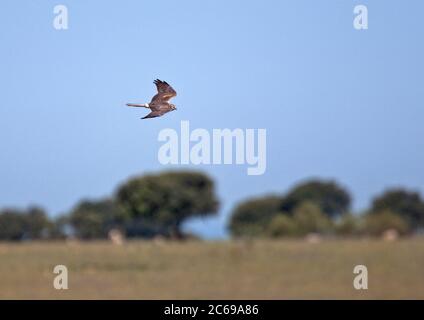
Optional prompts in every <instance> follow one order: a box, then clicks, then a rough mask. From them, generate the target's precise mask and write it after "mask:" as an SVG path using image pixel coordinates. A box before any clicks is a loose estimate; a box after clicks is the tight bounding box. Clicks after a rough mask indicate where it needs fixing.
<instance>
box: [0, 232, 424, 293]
mask: <svg viewBox="0 0 424 320" xmlns="http://www.w3.org/2000/svg"><path fill="white" fill-rule="evenodd" d="M58 264H63V265H66V266H67V267H68V270H69V290H55V289H54V288H53V285H52V283H53V279H54V277H55V274H53V268H54V266H55V265H58ZM358 264H364V265H366V266H367V267H368V272H369V289H368V290H367V291H357V290H355V289H354V288H353V286H352V281H353V278H354V276H355V275H354V274H353V268H354V266H355V265H358ZM0 298H2V299H6V298H9V299H296V298H300V299H330V298H334V299H347V298H353V299H396V298H400V299H406V298H413V299H424V239H418V238H416V239H405V240H400V241H397V242H382V241H376V240H367V241H365V240H337V241H336V240H333V241H323V242H321V243H316V244H311V243H307V242H304V241H259V240H258V241H254V242H250V243H243V242H185V243H174V242H162V243H157V242H156V243H155V242H146V241H135V242H127V243H126V244H124V245H122V246H116V245H113V244H111V243H109V242H92V243H82V242H81V243H61V242H57V243H40V242H39V243H24V244H10V243H0Z"/></svg>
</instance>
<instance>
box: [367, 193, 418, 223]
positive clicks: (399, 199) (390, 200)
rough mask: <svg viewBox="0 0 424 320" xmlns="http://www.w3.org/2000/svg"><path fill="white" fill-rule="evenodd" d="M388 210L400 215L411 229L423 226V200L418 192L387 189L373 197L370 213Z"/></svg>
mask: <svg viewBox="0 0 424 320" xmlns="http://www.w3.org/2000/svg"><path fill="white" fill-rule="evenodd" d="M384 210H390V211H391V212H393V213H395V214H399V215H401V216H402V217H403V218H404V219H406V220H407V222H408V223H409V224H410V226H411V227H412V228H413V229H416V228H417V227H423V226H424V202H423V200H422V199H421V196H420V194H419V193H418V192H413V191H408V190H405V189H389V190H387V191H385V192H384V193H383V194H382V195H380V196H378V197H376V198H374V200H373V202H372V206H371V213H374V214H375V213H379V212H381V211H384Z"/></svg>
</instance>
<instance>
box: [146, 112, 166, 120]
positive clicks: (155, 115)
mask: <svg viewBox="0 0 424 320" xmlns="http://www.w3.org/2000/svg"><path fill="white" fill-rule="evenodd" d="M162 115H163V112H160V111H152V112H150V113H149V114H148V115H147V116H145V117H143V118H141V119H149V118H156V117H160V116H162Z"/></svg>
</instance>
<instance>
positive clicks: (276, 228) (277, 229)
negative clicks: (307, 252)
mask: <svg viewBox="0 0 424 320" xmlns="http://www.w3.org/2000/svg"><path fill="white" fill-rule="evenodd" d="M298 233H299V229H298V226H297V225H296V222H295V221H294V219H293V218H292V217H290V216H288V215H287V214H278V215H276V216H275V217H274V218H272V220H271V222H270V223H269V225H268V228H267V235H268V236H270V237H272V238H277V237H292V236H296V235H297V234H298Z"/></svg>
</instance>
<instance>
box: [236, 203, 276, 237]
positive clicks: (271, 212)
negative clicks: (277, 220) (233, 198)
mask: <svg viewBox="0 0 424 320" xmlns="http://www.w3.org/2000/svg"><path fill="white" fill-rule="evenodd" d="M280 207H281V198H280V197H277V196H264V197H261V198H254V199H250V200H247V201H244V202H241V203H240V204H238V205H237V206H236V208H235V209H234V210H233V212H232V213H231V220H230V224H229V229H230V232H231V234H232V235H233V236H257V235H263V234H264V233H265V232H266V230H267V228H268V224H269V223H270V221H271V219H272V218H273V217H275V216H276V215H277V214H278V212H279V209H280Z"/></svg>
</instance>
